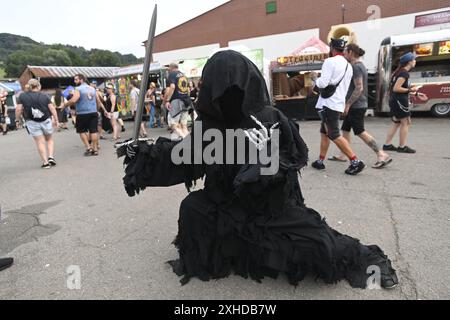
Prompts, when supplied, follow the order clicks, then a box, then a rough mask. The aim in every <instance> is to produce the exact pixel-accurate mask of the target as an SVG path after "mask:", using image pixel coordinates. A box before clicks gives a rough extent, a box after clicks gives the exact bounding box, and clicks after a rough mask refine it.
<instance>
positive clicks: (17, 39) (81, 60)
mask: <svg viewBox="0 0 450 320" xmlns="http://www.w3.org/2000/svg"><path fill="white" fill-rule="evenodd" d="M142 61H143V59H138V58H136V57H135V56H134V55H132V54H127V55H122V54H121V53H119V52H111V51H108V50H100V49H92V50H86V49H85V48H83V47H75V46H71V45H64V44H52V45H47V44H44V43H39V42H36V41H34V40H33V39H30V38H28V37H22V36H18V35H13V34H9V33H0V76H1V75H2V72H3V76H6V77H10V78H17V77H19V76H20V74H21V72H22V71H23V70H24V69H25V67H26V66H27V65H37V66H78V67H82V66H97V67H120V66H126V65H130V64H138V63H141V62H142Z"/></svg>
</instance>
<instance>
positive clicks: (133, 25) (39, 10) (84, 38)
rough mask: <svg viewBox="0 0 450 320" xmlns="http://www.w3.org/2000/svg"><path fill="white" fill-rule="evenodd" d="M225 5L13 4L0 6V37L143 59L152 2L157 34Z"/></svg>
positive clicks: (201, 1) (212, 0)
mask: <svg viewBox="0 0 450 320" xmlns="http://www.w3.org/2000/svg"><path fill="white" fill-rule="evenodd" d="M225 2H228V1H227V0H190V1H186V0H184V1H182V0H165V1H164V0H109V1H108V0H70V1H69V0H13V1H8V5H3V6H2V14H1V16H0V32H7V33H13V34H18V35H22V36H28V37H30V38H32V39H33V40H36V41H39V42H44V43H46V44H53V43H63V44H71V45H76V46H83V47H85V48H86V49H92V48H98V49H108V50H112V51H119V52H121V53H123V54H126V53H133V54H135V55H136V56H138V57H142V56H144V49H143V47H141V43H142V41H144V40H145V39H146V38H147V36H148V28H149V25H150V19H151V16H152V11H153V7H154V5H155V3H157V4H158V27H157V30H156V32H157V34H159V33H161V32H164V31H166V30H168V29H171V28H173V27H175V26H177V25H179V24H181V23H183V22H185V21H187V20H189V19H192V18H194V17H195V16H197V15H199V14H202V13H204V12H206V11H208V10H210V9H213V8H215V7H217V6H219V5H221V4H223V3H225Z"/></svg>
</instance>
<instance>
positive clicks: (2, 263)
mask: <svg viewBox="0 0 450 320" xmlns="http://www.w3.org/2000/svg"><path fill="white" fill-rule="evenodd" d="M13 263H14V260H13V258H3V259H0V271H2V270H5V269H8V268H9V267H11V266H12V265H13Z"/></svg>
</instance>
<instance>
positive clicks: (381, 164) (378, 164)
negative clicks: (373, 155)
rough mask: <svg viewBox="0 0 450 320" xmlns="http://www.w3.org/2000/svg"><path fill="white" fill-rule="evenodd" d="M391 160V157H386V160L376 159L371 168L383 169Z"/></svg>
mask: <svg viewBox="0 0 450 320" xmlns="http://www.w3.org/2000/svg"><path fill="white" fill-rule="evenodd" d="M392 161H394V160H393V159H392V158H387V159H386V160H382V161H377V162H376V163H375V164H374V165H373V166H372V168H374V169H383V168H384V167H386V166H388V165H389V164H390V163H391V162H392Z"/></svg>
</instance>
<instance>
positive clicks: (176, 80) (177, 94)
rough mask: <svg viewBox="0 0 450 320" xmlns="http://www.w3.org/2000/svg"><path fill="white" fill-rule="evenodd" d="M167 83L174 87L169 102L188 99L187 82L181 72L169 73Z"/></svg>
mask: <svg viewBox="0 0 450 320" xmlns="http://www.w3.org/2000/svg"><path fill="white" fill-rule="evenodd" d="M168 83H169V85H171V84H173V85H175V91H174V93H173V95H172V99H171V100H170V101H173V100H177V99H180V100H185V99H189V81H188V79H187V78H186V76H185V75H184V74H183V73H182V72H180V71H174V72H171V73H169V79H168Z"/></svg>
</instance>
